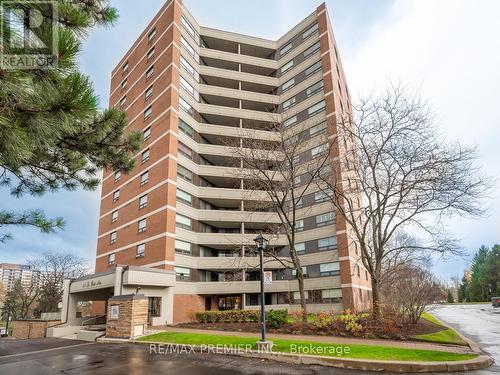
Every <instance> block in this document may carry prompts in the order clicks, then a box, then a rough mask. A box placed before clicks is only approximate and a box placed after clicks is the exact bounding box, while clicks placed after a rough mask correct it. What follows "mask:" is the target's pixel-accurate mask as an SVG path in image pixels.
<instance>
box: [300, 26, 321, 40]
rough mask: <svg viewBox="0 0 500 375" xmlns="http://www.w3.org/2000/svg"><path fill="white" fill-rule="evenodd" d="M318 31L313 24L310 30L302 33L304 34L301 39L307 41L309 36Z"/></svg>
mask: <svg viewBox="0 0 500 375" xmlns="http://www.w3.org/2000/svg"><path fill="white" fill-rule="evenodd" d="M317 30H318V24H317V23H315V24H314V25H312V26H311V27H310V28H308V29H307V30H306V31H304V33H303V34H302V39H307V38H309V37H310V36H311V35H313V34H314V33H315V32H316V31H317Z"/></svg>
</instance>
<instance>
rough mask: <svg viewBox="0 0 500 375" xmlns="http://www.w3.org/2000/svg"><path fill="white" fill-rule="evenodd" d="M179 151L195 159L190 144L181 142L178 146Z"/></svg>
mask: <svg viewBox="0 0 500 375" xmlns="http://www.w3.org/2000/svg"><path fill="white" fill-rule="evenodd" d="M178 150H179V153H180V154H181V155H184V156H185V157H187V158H188V159H191V160H193V150H191V149H190V148H189V147H188V146H186V145H185V144H184V143H182V142H179V147H178Z"/></svg>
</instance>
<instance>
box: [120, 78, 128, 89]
mask: <svg viewBox="0 0 500 375" xmlns="http://www.w3.org/2000/svg"><path fill="white" fill-rule="evenodd" d="M126 88H127V79H126V78H125V79H124V80H123V82H122V84H121V89H122V90H125V89H126Z"/></svg>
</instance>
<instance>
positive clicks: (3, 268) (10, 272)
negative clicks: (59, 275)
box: [0, 263, 38, 291]
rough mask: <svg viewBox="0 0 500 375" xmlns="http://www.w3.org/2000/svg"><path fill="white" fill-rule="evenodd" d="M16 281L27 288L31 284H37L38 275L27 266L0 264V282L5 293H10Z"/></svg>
mask: <svg viewBox="0 0 500 375" xmlns="http://www.w3.org/2000/svg"><path fill="white" fill-rule="evenodd" d="M17 280H19V281H20V282H21V285H22V286H23V287H29V286H30V285H32V283H33V282H37V280H38V273H37V271H34V270H32V268H31V266H28V265H23V264H12V263H0V282H1V283H2V284H3V287H4V289H5V291H11V290H12V288H13V287H14V284H15V282H16V281H17Z"/></svg>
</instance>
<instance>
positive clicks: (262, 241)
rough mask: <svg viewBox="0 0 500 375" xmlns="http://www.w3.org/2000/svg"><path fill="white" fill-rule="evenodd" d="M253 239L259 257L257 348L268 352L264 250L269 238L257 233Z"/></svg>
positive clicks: (269, 344)
mask: <svg viewBox="0 0 500 375" xmlns="http://www.w3.org/2000/svg"><path fill="white" fill-rule="evenodd" d="M254 241H255V243H256V244H257V249H258V250H259V258H260V321H261V325H262V337H261V340H260V341H257V350H258V351H266V352H268V351H270V350H271V348H272V347H273V342H272V341H267V340H266V301H265V298H264V251H266V249H267V244H268V243H269V240H267V239H266V238H264V237H263V236H262V234H259V235H258V236H257V237H256V238H255V239H254Z"/></svg>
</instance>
